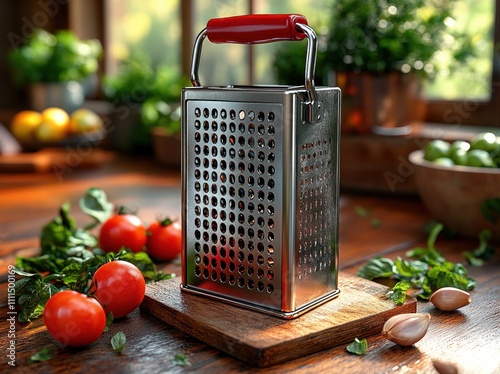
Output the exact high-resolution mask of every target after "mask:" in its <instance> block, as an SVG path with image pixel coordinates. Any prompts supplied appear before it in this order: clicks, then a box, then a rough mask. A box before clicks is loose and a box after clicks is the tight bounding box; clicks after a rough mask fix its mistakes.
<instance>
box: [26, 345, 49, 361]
mask: <svg viewBox="0 0 500 374" xmlns="http://www.w3.org/2000/svg"><path fill="white" fill-rule="evenodd" d="M51 358H52V350H51V349H50V348H49V347H44V348H42V349H41V350H40V351H38V352H37V353H35V354H34V355H32V356H31V357H30V359H29V362H30V364H31V363H33V362H42V361H48V360H50V359H51Z"/></svg>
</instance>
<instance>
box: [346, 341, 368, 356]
mask: <svg viewBox="0 0 500 374" xmlns="http://www.w3.org/2000/svg"><path fill="white" fill-rule="evenodd" d="M367 349H368V342H367V341H366V339H361V340H359V339H358V338H355V339H354V341H353V342H352V343H351V344H349V345H348V346H347V347H346V350H347V352H349V353H353V354H355V355H364V354H365V353H366V350H367Z"/></svg>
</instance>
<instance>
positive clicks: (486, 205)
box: [481, 197, 500, 223]
mask: <svg viewBox="0 0 500 374" xmlns="http://www.w3.org/2000/svg"><path fill="white" fill-rule="evenodd" d="M481 212H482V213H483V216H484V218H486V219H487V220H488V221H490V222H491V223H496V222H497V221H498V220H500V197H497V198H492V199H486V200H484V201H483V203H482V204H481Z"/></svg>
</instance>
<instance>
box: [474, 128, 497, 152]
mask: <svg viewBox="0 0 500 374" xmlns="http://www.w3.org/2000/svg"><path fill="white" fill-rule="evenodd" d="M496 147H497V136H496V135H495V134H493V133H492V132H483V133H481V134H478V135H476V136H474V138H472V140H471V142H470V148H471V149H482V150H483V151H486V152H491V151H493V150H495V148H496Z"/></svg>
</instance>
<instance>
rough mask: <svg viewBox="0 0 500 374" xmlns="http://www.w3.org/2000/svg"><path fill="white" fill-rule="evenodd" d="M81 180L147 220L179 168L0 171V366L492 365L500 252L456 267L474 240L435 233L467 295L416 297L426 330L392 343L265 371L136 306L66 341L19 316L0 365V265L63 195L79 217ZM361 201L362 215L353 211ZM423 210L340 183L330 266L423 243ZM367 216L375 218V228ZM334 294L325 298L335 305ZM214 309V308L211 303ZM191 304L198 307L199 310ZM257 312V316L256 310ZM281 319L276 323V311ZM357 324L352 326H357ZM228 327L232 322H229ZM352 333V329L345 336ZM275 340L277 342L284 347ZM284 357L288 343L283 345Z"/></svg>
mask: <svg viewBox="0 0 500 374" xmlns="http://www.w3.org/2000/svg"><path fill="white" fill-rule="evenodd" d="M89 187H101V188H103V189H104V190H105V191H106V193H107V194H108V197H109V199H111V200H112V201H113V202H114V203H116V204H124V205H132V206H135V207H138V208H139V214H140V216H141V218H143V220H144V221H145V222H146V223H147V222H151V221H153V220H154V219H155V217H156V215H157V214H159V213H160V214H168V215H170V216H172V217H174V218H175V217H179V216H180V210H181V204H180V195H181V189H180V173H179V171H178V170H172V169H168V168H165V167H161V166H159V165H157V164H155V162H154V160H152V159H148V158H144V157H139V156H134V157H122V156H120V157H117V158H116V159H114V160H112V161H110V162H107V163H103V164H102V165H100V166H99V167H96V168H92V169H88V168H78V167H75V168H74V169H71V170H67V172H66V173H64V174H62V175H60V174H59V175H57V174H55V173H53V172H48V173H9V174H0V278H1V281H2V283H0V347H1V348H2V352H3V353H2V355H1V356H0V372H2V373H3V372H6V373H8V372H10V371H11V369H14V370H15V372H16V373H49V374H50V373H97V372H102V371H105V372H106V373H119V374H127V373H133V374H136V373H139V374H140V373H147V374H154V373H174V374H175V373H202V374H212V373H213V374H220V373H252V374H253V373H258V374H263V373H264V374H282V373H287V374H288V373H313V374H316V373H349V374H356V373H360V374H366V373H377V374H379V373H381V374H384V373H387V374H403V373H431V374H436V373H437V371H436V370H435V368H434V365H433V361H435V360H441V361H443V362H445V363H447V364H449V365H452V366H453V367H455V368H456V369H457V370H458V372H460V373H462V374H469V373H470V374H497V373H499V372H500V370H499V368H500V356H499V355H498V352H500V306H499V300H500V271H499V270H500V250H499V248H498V247H497V251H496V253H495V255H494V257H493V258H491V259H490V260H488V261H487V262H486V264H485V265H483V266H481V267H473V266H470V265H467V264H466V262H465V259H464V256H463V252H464V251H466V250H473V249H474V248H476V247H477V246H478V241H477V240H474V239H464V238H460V237H458V238H450V237H446V236H444V235H440V236H439V237H438V239H437V241H436V247H437V248H438V249H439V250H440V251H441V252H442V254H443V255H444V256H445V257H446V258H447V259H448V260H450V261H453V262H461V263H464V264H465V265H466V268H467V270H468V271H469V275H470V276H471V277H473V278H474V279H475V280H476V281H477V284H478V285H477V288H476V289H475V290H474V291H472V292H471V298H472V303H471V304H470V305H468V306H466V307H464V308H461V309H459V310H457V311H456V312H448V313H446V312H440V311H438V310H437V309H435V308H434V307H433V305H432V304H430V303H429V302H422V301H418V302H417V311H418V312H419V313H430V314H431V324H430V326H429V331H428V332H427V334H426V336H425V337H424V338H423V339H422V340H421V341H419V342H418V343H416V344H415V345H413V346H411V347H401V346H398V345H396V344H394V343H392V342H390V341H388V340H387V339H385V338H384V337H383V336H382V335H381V334H374V335H370V336H368V335H365V334H363V335H362V336H359V338H363V337H367V340H368V349H367V351H366V354H365V355H363V356H357V355H352V354H349V353H347V352H346V349H345V345H344V344H341V345H339V346H337V347H333V348H328V349H324V350H320V351H318V352H316V353H311V354H308V355H304V356H302V357H298V358H296V359H293V360H287V361H285V362H282V363H278V364H275V365H272V366H269V367H266V368H257V367H255V366H253V365H250V364H247V363H245V362H243V361H241V360H239V359H236V358H234V357H233V356H232V355H229V354H227V353H224V352H223V351H221V350H219V349H216V348H213V347H212V346H211V345H210V344H206V343H204V342H203V341H201V340H199V339H196V338H193V337H191V336H190V335H189V334H187V333H185V332H183V330H181V329H179V328H176V327H173V326H171V325H168V324H166V323H165V322H164V321H163V320H161V319H159V318H157V317H155V316H153V315H151V314H149V313H146V312H143V311H141V310H136V311H134V312H132V313H131V314H130V315H128V316H127V317H124V318H121V319H119V320H116V321H114V322H113V323H112V324H111V326H110V328H109V330H108V331H106V332H104V333H103V335H102V337H101V338H100V339H99V340H98V341H96V342H95V343H93V344H91V345H89V346H88V347H84V348H70V347H65V346H62V345H60V344H58V343H56V342H55V341H54V340H53V339H52V337H51V336H50V334H49V333H48V331H47V329H46V328H45V327H44V325H43V319H38V320H35V321H33V322H32V323H30V324H22V323H18V322H16V324H15V325H14V327H13V328H14V330H15V349H16V352H15V354H16V362H15V364H16V367H15V368H11V367H10V366H8V364H7V356H6V353H5V352H6V349H7V347H8V343H9V340H10V339H9V338H8V333H9V331H10V326H11V325H10V324H9V322H8V321H7V318H6V317H7V311H8V308H7V297H6V296H7V293H6V290H7V277H6V271H7V267H8V265H11V264H13V263H15V258H16V256H29V255H31V256H33V255H36V254H38V253H39V248H38V246H39V236H40V230H41V227H42V225H44V224H45V223H47V222H49V221H50V220H51V219H52V218H54V217H55V216H56V215H57V211H58V208H59V206H60V205H61V203H63V202H65V201H68V202H70V203H71V205H72V207H73V211H74V217H75V219H76V220H77V222H78V223H79V224H81V225H85V224H86V223H88V222H89V221H88V217H86V216H85V215H84V214H82V213H81V212H80V211H79V209H78V200H79V199H80V198H81V197H82V196H83V194H84V193H85V191H86V189H87V188H89ZM360 208H363V209H364V212H365V213H366V214H359V213H360V212H359V210H360ZM431 218H432V217H431V216H430V215H429V214H428V213H427V212H426V210H425V208H424V207H423V205H422V204H421V202H420V201H419V200H418V198H415V197H401V196H394V195H383V196H381V195H369V194H359V193H353V192H352V191H351V192H348V191H344V192H342V193H341V198H340V231H339V240H340V243H339V244H340V267H341V269H342V270H343V273H348V274H351V275H355V274H356V272H357V271H358V269H359V268H360V267H361V266H362V265H363V264H365V262H366V261H367V260H368V259H369V258H373V257H375V256H386V257H389V258H392V259H395V258H396V257H398V256H401V257H404V256H405V253H406V252H407V251H408V250H410V249H412V248H414V247H417V246H425V245H426V238H427V235H426V234H425V233H424V232H423V231H422V228H423V226H424V224H425V223H427V222H428V221H429V220H430V219H431ZM374 220H376V221H377V222H378V224H376V225H374V224H373V221H374ZM158 266H159V267H160V268H162V269H164V270H165V271H168V272H174V273H176V274H177V275H180V261H179V260H175V261H172V262H166V263H161V264H158ZM338 300H340V299H337V300H334V301H333V302H336V301H338ZM220 309H221V310H223V309H222V308H220ZM199 313H200V312H199ZM266 319H267V317H266ZM280 322H283V321H281V320H280ZM361 324H362V323H361ZM232 327H233V328H234V329H238V328H239V327H238V326H237V325H235V324H233V326H232ZM118 331H123V332H124V333H125V335H126V337H127V343H126V345H125V349H124V350H123V352H122V353H121V354H117V353H116V352H114V351H113V350H112V349H111V345H110V340H111V337H112V336H113V335H114V334H115V333H117V332H118ZM352 338H354V337H352ZM44 347H49V348H50V349H52V352H53V353H52V358H51V359H50V360H49V361H46V362H39V363H29V359H30V356H31V355H33V354H35V353H36V352H38V351H39V350H40V349H42V348H44ZM283 349H286V346H285V347H284V348H283ZM179 353H182V354H185V355H186V357H187V359H188V361H189V364H188V365H186V366H177V365H176V364H175V363H174V361H173V358H174V357H175V355H176V354H179ZM293 353H294V354H295V352H293Z"/></svg>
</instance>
